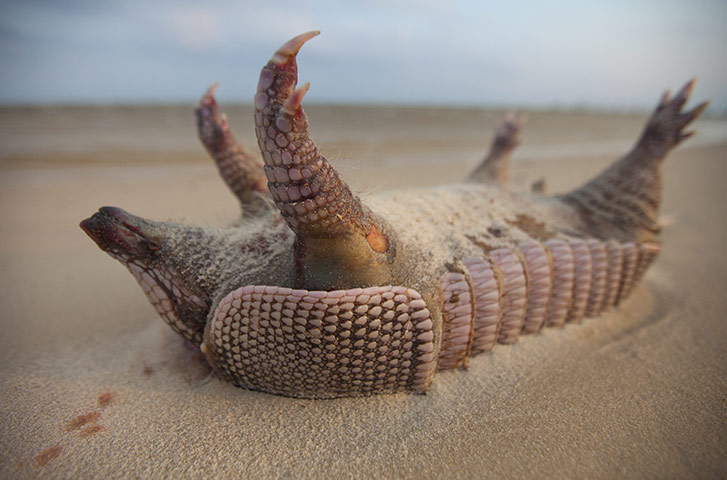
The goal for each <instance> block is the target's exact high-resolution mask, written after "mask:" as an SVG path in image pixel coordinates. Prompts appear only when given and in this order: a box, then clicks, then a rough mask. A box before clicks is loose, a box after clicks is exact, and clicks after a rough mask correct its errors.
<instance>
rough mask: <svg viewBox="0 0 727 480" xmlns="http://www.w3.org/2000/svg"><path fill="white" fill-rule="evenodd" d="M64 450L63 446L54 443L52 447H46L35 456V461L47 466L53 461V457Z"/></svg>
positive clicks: (39, 464)
mask: <svg viewBox="0 0 727 480" xmlns="http://www.w3.org/2000/svg"><path fill="white" fill-rule="evenodd" d="M62 451H63V447H61V446H60V445H53V446H52V447H50V448H46V449H45V450H43V451H42V452H40V453H39V454H38V455H36V456H35V463H37V464H38V466H41V467H45V466H46V465H48V464H49V463H50V462H52V461H53V459H55V458H57V457H58V455H60V454H61V452H62Z"/></svg>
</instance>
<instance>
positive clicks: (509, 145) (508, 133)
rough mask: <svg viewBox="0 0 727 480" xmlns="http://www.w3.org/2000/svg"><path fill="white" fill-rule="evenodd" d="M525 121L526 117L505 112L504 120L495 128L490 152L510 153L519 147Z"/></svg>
mask: <svg viewBox="0 0 727 480" xmlns="http://www.w3.org/2000/svg"><path fill="white" fill-rule="evenodd" d="M527 121H528V117H527V115H516V114H515V112H507V114H506V115H505V118H504V119H503V120H502V121H501V122H500V124H499V125H497V127H496V128H495V137H494V138H493V139H492V147H491V150H492V151H494V150H498V151H502V152H511V151H512V150H513V149H514V148H515V147H517V146H518V145H520V132H521V131H522V128H523V126H524V125H525V124H526V123H527Z"/></svg>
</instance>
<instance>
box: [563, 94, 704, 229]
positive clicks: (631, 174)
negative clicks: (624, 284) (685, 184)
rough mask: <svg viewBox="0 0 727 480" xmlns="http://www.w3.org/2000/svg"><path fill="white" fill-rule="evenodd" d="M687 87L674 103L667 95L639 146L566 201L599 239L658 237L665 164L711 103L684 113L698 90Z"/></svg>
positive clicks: (649, 121) (638, 143) (645, 130)
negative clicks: (685, 107)
mask: <svg viewBox="0 0 727 480" xmlns="http://www.w3.org/2000/svg"><path fill="white" fill-rule="evenodd" d="M694 83H695V82H694V80H692V81H691V82H689V83H687V84H686V85H685V86H684V87H683V88H682V89H681V90H680V91H679V92H678V93H677V94H676V96H674V97H673V98H669V93H668V92H667V93H665V94H664V95H663V96H662V98H661V101H660V102H659V105H658V106H657V108H656V110H655V111H654V113H653V114H652V115H651V117H650V118H649V120H648V122H647V124H646V127H645V129H644V132H643V133H642V135H641V138H640V139H639V141H638V142H637V143H636V146H635V147H634V148H633V149H632V150H631V151H630V152H629V153H628V154H627V155H626V156H624V157H623V158H622V159H621V160H619V161H618V162H616V163H615V164H613V165H612V166H611V167H609V168H608V169H606V170H605V171H604V172H603V173H601V174H600V175H598V176H597V177H596V178H594V179H593V180H591V181H590V182H588V183H587V184H585V185H584V186H582V187H581V188H578V189H576V190H574V191H572V192H570V193H568V194H566V195H563V196H562V197H561V199H562V200H563V201H564V202H566V203H568V204H570V205H572V206H574V207H575V208H576V209H577V210H578V212H579V213H580V214H581V215H582V217H583V218H584V220H585V222H586V223H587V225H588V226H589V230H590V231H591V232H593V233H594V235H595V236H597V237H599V238H618V239H621V240H629V239H633V240H653V239H654V238H655V237H654V235H655V234H656V233H658V230H659V228H658V225H657V215H658V211H659V205H660V203H661V161H662V160H663V158H664V157H665V156H666V155H667V154H668V153H669V151H671V150H672V149H673V148H674V147H675V146H676V145H678V144H679V143H680V142H682V141H683V140H684V139H685V138H687V137H689V136H691V134H692V132H685V131H684V128H685V127H686V126H687V125H688V124H690V123H691V122H692V121H693V120H694V119H695V118H697V117H698V116H699V115H700V114H701V113H702V112H703V111H704V109H705V108H706V107H707V102H705V103H702V104H700V105H698V106H696V107H695V108H694V109H692V110H690V111H687V112H682V107H684V104H685V103H686V102H687V100H688V98H689V94H690V93H691V91H692V88H693V86H694Z"/></svg>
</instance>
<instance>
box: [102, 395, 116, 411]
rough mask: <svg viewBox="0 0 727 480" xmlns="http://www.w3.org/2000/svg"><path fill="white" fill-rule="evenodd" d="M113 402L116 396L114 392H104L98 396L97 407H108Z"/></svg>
mask: <svg viewBox="0 0 727 480" xmlns="http://www.w3.org/2000/svg"><path fill="white" fill-rule="evenodd" d="M114 400H116V394H115V393H114V392H104V393H102V394H101V395H99V396H98V406H99V407H101V408H105V407H108V406H109V405H111V404H112V403H113V402H114Z"/></svg>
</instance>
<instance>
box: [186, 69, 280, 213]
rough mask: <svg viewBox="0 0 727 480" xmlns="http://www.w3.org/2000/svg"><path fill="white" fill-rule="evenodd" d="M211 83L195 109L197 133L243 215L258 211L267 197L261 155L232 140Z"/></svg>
mask: <svg viewBox="0 0 727 480" xmlns="http://www.w3.org/2000/svg"><path fill="white" fill-rule="evenodd" d="M216 88H217V84H214V85H212V86H211V87H210V88H209V89H208V90H207V92H205V94H204V95H203V96H202V98H201V99H200V101H199V105H198V107H197V109H196V110H195V112H194V113H195V118H196V120H197V133H198V135H199V139H200V141H201V142H202V145H204V147H205V148H206V149H207V152H208V153H209V154H210V156H211V157H212V158H213V159H214V161H215V164H216V165H217V169H218V170H219V172H220V176H221V177H222V179H223V180H224V181H225V183H226V184H227V186H228V187H229V188H230V190H232V193H234V194H235V196H236V197H237V198H238V200H240V205H241V206H242V209H243V214H246V215H247V214H254V213H256V212H258V211H260V210H261V208H262V207H263V206H264V205H265V203H266V200H265V199H266V198H268V191H267V179H266V178H265V173H264V171H263V163H262V160H261V159H260V158H258V157H257V156H255V155H253V154H252V153H251V152H250V151H249V150H247V149H246V148H245V147H244V146H243V145H242V144H241V143H239V142H238V141H237V140H235V137H234V135H233V134H232V132H231V131H230V127H229V125H228V123H227V117H226V116H225V114H222V115H220V114H219V111H218V106H217V102H216V101H215V97H214V92H215V89H216Z"/></svg>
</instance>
